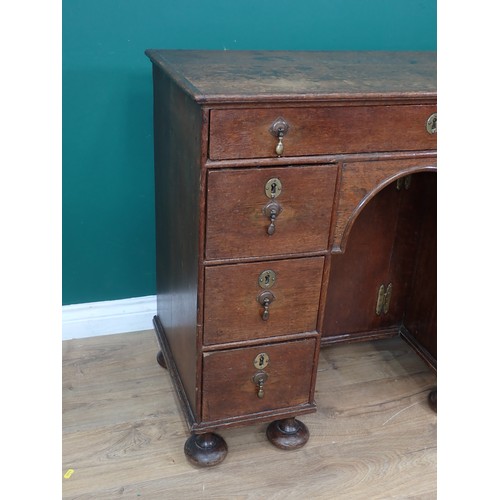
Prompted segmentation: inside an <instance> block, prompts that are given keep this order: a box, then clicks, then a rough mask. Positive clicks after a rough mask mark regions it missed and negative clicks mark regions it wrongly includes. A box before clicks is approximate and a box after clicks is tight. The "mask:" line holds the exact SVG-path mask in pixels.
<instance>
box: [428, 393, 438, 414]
mask: <svg viewBox="0 0 500 500" xmlns="http://www.w3.org/2000/svg"><path fill="white" fill-rule="evenodd" d="M427 400H428V401H429V406H430V407H431V408H432V409H433V410H434V411H435V412H436V413H437V407H438V391H437V389H434V390H433V391H431V392H429V397H428V398H427Z"/></svg>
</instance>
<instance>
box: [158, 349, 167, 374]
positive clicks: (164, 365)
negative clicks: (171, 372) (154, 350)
mask: <svg viewBox="0 0 500 500" xmlns="http://www.w3.org/2000/svg"><path fill="white" fill-rule="evenodd" d="M156 361H157V363H158V364H159V365H160V366H161V367H162V368H165V370H168V366H167V362H166V361H165V356H164V355H163V353H162V352H161V351H158V354H157V355H156Z"/></svg>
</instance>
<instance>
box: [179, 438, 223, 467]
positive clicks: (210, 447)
mask: <svg viewBox="0 0 500 500" xmlns="http://www.w3.org/2000/svg"><path fill="white" fill-rule="evenodd" d="M184 454H185V455H186V457H187V459H188V460H189V461H190V462H191V463H192V464H193V465H196V466H198V467H212V466H214V465H217V464H220V463H221V462H222V461H223V460H224V459H225V458H226V455H227V444H226V442H225V441H224V438H222V437H221V436H219V435H218V434H215V433H214V432H207V433H205V434H193V435H192V436H191V437H190V438H189V439H188V440H187V441H186V444H185V445H184Z"/></svg>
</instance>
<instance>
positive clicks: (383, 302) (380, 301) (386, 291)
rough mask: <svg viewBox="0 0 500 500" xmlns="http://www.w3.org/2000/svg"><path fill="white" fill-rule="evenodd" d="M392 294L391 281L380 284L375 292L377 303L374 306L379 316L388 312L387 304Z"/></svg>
mask: <svg viewBox="0 0 500 500" xmlns="http://www.w3.org/2000/svg"><path fill="white" fill-rule="evenodd" d="M391 295H392V283H389V284H388V285H387V288H386V287H385V286H384V285H380V288H379V289H378V294H377V305H376V307H375V313H376V314H377V316H380V315H381V314H382V313H384V314H387V313H388V312H389V304H390V303H391Z"/></svg>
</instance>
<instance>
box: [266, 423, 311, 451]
mask: <svg viewBox="0 0 500 500" xmlns="http://www.w3.org/2000/svg"><path fill="white" fill-rule="evenodd" d="M266 435H267V439H269V441H270V442H271V443H272V444H274V446H276V447H278V448H281V449H282V450H295V449H296V448H301V447H302V446H304V445H305V444H306V443H307V441H308V440H309V429H308V428H307V427H306V425H305V424H304V423H303V422H301V421H300V420H297V419H295V418H285V419H284V420H275V421H274V422H271V423H270V424H269V425H268V427H267V432H266Z"/></svg>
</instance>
